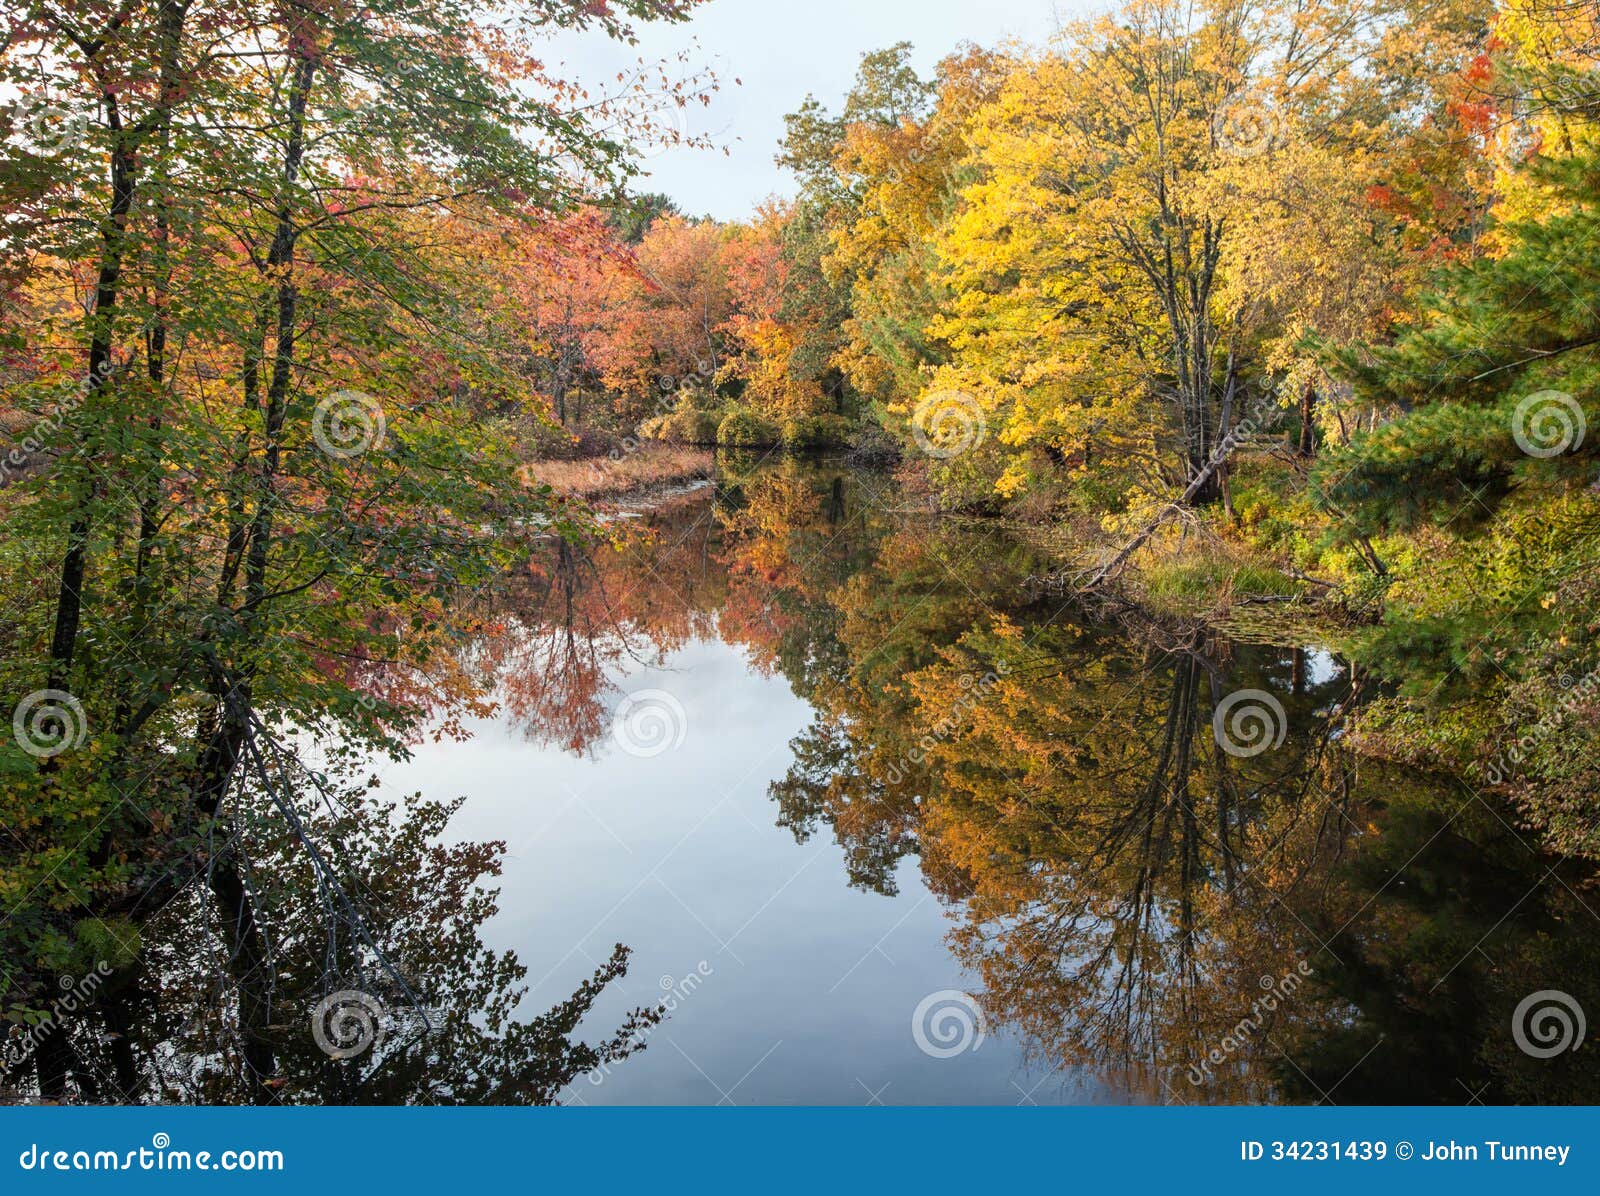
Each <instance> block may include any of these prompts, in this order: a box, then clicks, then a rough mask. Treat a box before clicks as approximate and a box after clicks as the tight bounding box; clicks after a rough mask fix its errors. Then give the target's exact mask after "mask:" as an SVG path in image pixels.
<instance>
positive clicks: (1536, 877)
mask: <svg viewBox="0 0 1600 1196" xmlns="http://www.w3.org/2000/svg"><path fill="white" fill-rule="evenodd" d="M907 507H908V503H907V501H906V500H905V499H904V498H902V497H901V496H900V495H899V494H898V493H897V492H896V491H895V490H894V488H893V487H892V484H891V483H890V481H889V480H888V479H886V478H884V477H880V476H875V475H870V474H863V473H859V472H853V471H849V470H845V469H842V468H832V469H830V468H828V467H823V466H814V465H812V466H801V465H799V464H797V463H794V462H788V463H785V464H783V465H779V466H776V467H773V466H764V467H760V468H750V469H748V470H747V471H745V472H741V471H740V470H739V469H738V467H737V466H736V465H734V466H730V467H728V468H725V470H724V474H723V476H722V478H721V479H720V481H719V483H718V485H717V486H716V487H714V488H713V487H706V488H704V489H701V490H699V491H697V492H694V493H692V494H689V495H681V496H677V497H675V498H674V499H673V500H671V501H669V502H668V503H666V504H664V505H663V506H662V507H661V508H659V509H655V510H648V509H647V510H641V511H638V512H634V513H633V518H632V519H631V521H630V530H631V531H632V532H633V533H634V535H633V537H632V539H631V542H630V544H629V545H628V547H627V548H626V549H625V551H623V552H621V553H602V554H600V555H598V556H596V557H592V558H589V557H583V556H581V555H579V556H565V555H563V556H562V557H560V558H559V559H553V560H550V561H544V562H538V563H536V565H535V568H534V571H533V574H532V576H530V578H529V581H528V585H527V590H526V592H527V595H528V597H527V599H526V601H525V602H521V603H519V602H518V601H516V600H515V599H512V600H511V602H510V604H509V609H510V610H511V612H512V613H513V615H514V623H513V626H511V627H509V628H508V629H507V630H506V631H505V633H504V636H503V637H502V639H503V641H504V642H500V643H497V644H495V645H493V646H491V647H489V648H486V650H485V651H486V655H488V656H489V657H492V658H493V659H494V660H495V662H496V667H499V668H502V669H503V670H504V674H505V676H506V677H507V684H506V689H505V691H504V693H503V698H504V705H503V708H502V709H501V711H500V712H499V713H498V714H497V715H496V716H495V717H493V718H488V719H484V720H480V721H477V722H475V723H474V724H473V725H472V726H471V727H470V731H471V739H470V741H468V742H466V743H464V744H446V745H430V746H427V747H424V748H422V749H420V750H419V751H418V752H417V754H416V757H415V759H414V760H413V761H411V762H410V763H408V764H406V765H403V766H395V767H391V768H390V769H389V770H388V771H387V772H386V773H385V774H384V775H383V785H384V787H385V789H386V790H388V791H390V792H399V791H402V790H411V789H421V790H424V791H427V792H432V793H444V792H459V793H462V794H466V795H468V800H467V802H466V804H465V806H464V808H463V810H462V811H461V814H460V815H459V817H458V821H457V823H456V827H455V830H456V832H457V833H460V834H462V835H464V836H466V837H469V838H482V839H489V838H501V839H504V840H505V841H506V842H507V845H508V853H507V857H506V861H505V873H504V878H503V881H504V894H503V899H502V903H501V905H502V912H501V913H500V915H499V916H498V917H497V918H495V919H494V920H493V922H492V923H491V924H490V925H489V927H488V928H487V931H486V938H487V939H488V940H489V942H490V943H491V944H492V945H494V946H496V947H501V948H510V949H514V950H515V951H516V952H517V953H518V954H519V955H520V956H521V957H522V959H523V960H524V961H525V962H526V963H527V964H528V965H529V968H530V979H531V980H533V981H534V986H533V990H532V992H531V993H530V995H529V997H528V999H527V1007H530V1008H535V1007H536V1008H542V1007H544V1006H546V1005H550V1004H553V1003H555V1002H557V1001H559V1000H561V999H562V998H563V997H564V996H565V995H566V994H568V993H570V992H571V991H572V990H573V988H574V986H575V985H577V984H578V983H579V982H580V981H581V980H582V979H583V977H585V976H586V975H588V974H590V973H591V972H592V971H593V970H594V968H595V966H596V964H597V962H598V961H600V960H602V959H604V958H605V956H606V954H607V953H608V952H609V951H610V950H611V948H612V946H613V945H614V944H616V943H619V942H620V943H625V944H627V945H629V946H630V947H631V948H633V950H634V952H635V955H634V960H633V966H632V970H631V971H630V973H629V975H628V976H627V977H626V979H625V980H622V981H619V982H617V983H616V984H615V985H614V986H613V988H612V989H611V990H610V991H608V992H607V994H606V995H605V997H604V999H603V1000H602V1001H601V1002H599V1003H598V1004H597V1006H596V1007H595V1009H594V1011H593V1012H592V1014H591V1015H590V1018H589V1020H587V1021H586V1022H585V1023H584V1028H585V1029H587V1028H588V1027H590V1026H595V1027H598V1028H599V1030H600V1031H603V1030H604V1029H605V1028H606V1027H609V1026H610V1025H612V1024H614V1023H615V1022H616V1021H617V1020H618V1019H619V1018H620V1017H621V1016H622V1014H623V1013H624V1011H625V1010H626V1009H627V1008H630V1007H634V1006H639V1005H648V1004H650V1003H652V1002H654V1001H656V1000H658V999H660V998H662V997H663V996H670V997H671V1003H672V1004H673V1006H674V1008H673V1010H672V1012H671V1014H670V1016H669V1017H668V1019H667V1020H666V1021H665V1022H664V1023H663V1024H662V1025H660V1026H659V1027H657V1028H656V1029H655V1030H653V1031H652V1032H650V1033H649V1034H648V1036H647V1038H646V1042H647V1049H646V1050H645V1051H644V1052H643V1053H642V1054H639V1055H636V1056H635V1057H633V1058H631V1059H629V1060H627V1061H625V1062H623V1063H620V1064H618V1065H616V1066H615V1067H612V1068H606V1069H599V1070H596V1071H593V1072H590V1073H589V1074H587V1075H586V1076H584V1077H583V1078H581V1079H579V1080H577V1081H576V1082H575V1083H573V1084H571V1085H570V1086H568V1087H567V1088H566V1089H565V1090H564V1092H563V1094H562V1099H564V1100H570V1101H583V1102H587V1103H593V1104H610V1103H718V1102H724V1103H726V1102H735V1103H741V1104H745V1103H828V1104H831V1103H845V1104H858V1103H868V1102H875V1101H880V1100H881V1101H883V1102H886V1103H942V1102H967V1103H1006V1104H1016V1103H1026V1102H1030V1101H1036V1102H1039V1103H1051V1102H1085V1101H1087V1102H1100V1101H1129V1100H1133V1101H1163V1100H1166V1101H1233V1100H1241V1099H1247V1100H1312V1101H1315V1100H1319V1099H1331V1100H1340V1101H1357V1100H1389V1099H1394V1100H1421V1101H1449V1102H1457V1101H1460V1102H1464V1101H1466V1100H1468V1099H1471V1098H1472V1096H1473V1094H1475V1093H1480V1092H1482V1093H1483V1096H1482V1097H1480V1099H1488V1097H1489V1096H1490V1095H1491V1093H1492V1094H1494V1095H1497V1096H1499V1097H1501V1098H1503V1099H1562V1095H1561V1094H1562V1090H1563V1086H1565V1085H1573V1086H1575V1087H1576V1088H1578V1089H1582V1088H1583V1087H1584V1086H1585V1085H1586V1084H1587V1083H1588V1082H1589V1078H1588V1072H1587V1071H1586V1070H1585V1069H1583V1068H1577V1067H1574V1066H1572V1065H1571V1064H1566V1065H1562V1064H1557V1065H1556V1066H1555V1067H1550V1066H1548V1065H1547V1064H1544V1063H1543V1062H1542V1061H1535V1060H1532V1059H1530V1058H1528V1057H1526V1056H1524V1055H1522V1054H1521V1053H1520V1052H1518V1051H1517V1050H1516V1049H1515V1046H1514V1044H1513V1043H1512V1041H1511V1040H1510V1038H1509V1035H1508V1034H1507V1032H1506V1031H1507V1028H1508V1027H1509V1020H1510V1016H1511V1009H1512V1007H1513V1006H1514V1005H1515V1004H1516V1002H1517V1001H1518V1000H1519V999H1520V997H1521V996H1522V995H1523V994H1524V993H1525V992H1528V991H1532V990H1533V989H1538V988H1543V987H1547V986H1549V985H1546V984H1545V983H1544V982H1542V981H1541V982H1538V983H1536V982H1535V981H1536V980H1538V978H1539V977H1541V976H1546V977H1549V978H1550V979H1551V981H1552V984H1553V982H1554V980H1560V982H1561V984H1560V987H1564V988H1568V989H1570V988H1572V987H1574V985H1573V981H1572V971H1573V969H1574V968H1579V967H1581V961H1580V955H1581V954H1582V953H1583V952H1584V951H1585V950H1586V948H1583V947H1581V946H1579V945H1578V943H1580V942H1581V941H1582V938H1583V936H1582V935H1581V934H1574V932H1573V929H1572V927H1573V925H1574V923H1575V922H1579V923H1580V927H1579V928H1580V929H1582V927H1581V922H1587V921H1588V919H1589V918H1591V917H1592V916H1593V915H1592V914H1591V913H1590V912H1589V909H1588V906H1589V904H1590V903H1589V902H1588V900H1587V899H1586V898H1585V897H1583V896H1580V893H1581V891H1582V890H1583V887H1584V882H1585V880H1586V878H1585V877H1583V876H1570V877H1564V876H1563V875H1562V873H1561V872H1560V871H1559V870H1558V871H1556V872H1553V873H1551V872H1549V871H1548V869H1549V867H1550V863H1551V862H1550V861H1546V860H1543V859H1541V858H1540V857H1539V856H1538V855H1537V853H1536V852H1534V851H1533V850H1532V849H1531V846H1529V845H1528V844H1525V843H1524V842H1523V841H1522V839H1521V837H1520V835H1519V834H1518V832H1517V831H1516V830H1515V828H1514V819H1512V818H1511V816H1510V815H1509V813H1507V812H1505V811H1501V810H1497V809H1495V808H1494V806H1493V805H1492V804H1491V803H1490V802H1488V801H1486V800H1483V799H1480V798H1479V797H1478V796H1477V795H1475V794H1474V793H1473V792H1472V791H1471V790H1470V789H1469V788H1467V787H1466V786H1464V785H1461V784H1458V783H1455V782H1450V781H1445V780H1441V779H1439V778H1433V777H1427V776H1423V775H1421V774H1417V773H1413V772H1410V771H1408V770H1405V769H1402V768H1398V767H1382V766H1379V765H1376V764H1373V763H1371V762H1369V761H1361V760H1358V759H1357V758H1355V757H1354V756H1352V755H1350V754H1348V753H1346V752H1345V751H1343V750H1342V746H1341V742H1340V737H1341V736H1342V734H1343V733H1344V730H1345V728H1347V727H1348V726H1349V725H1350V724H1349V723H1348V722H1342V721H1340V720H1339V716H1343V715H1348V714H1350V712H1352V711H1354V710H1356V709H1358V708H1359V705H1360V703H1361V701H1362V700H1363V699H1364V697H1365V696H1367V695H1365V694H1363V692H1362V689H1363V687H1361V686H1357V685H1354V684H1353V680H1352V676H1353V675H1352V671H1351V669H1350V668H1349V667H1348V666H1347V665H1345V664H1344V663H1341V662H1338V661H1336V660H1335V659H1334V658H1333V657H1332V656H1331V655H1329V654H1328V653H1326V652H1319V651H1317V650H1315V649H1307V650H1296V649H1295V648H1294V647H1281V646H1278V647H1274V646H1262V645H1254V646H1252V645H1248V644H1243V643H1239V642H1237V641H1235V640H1230V639H1229V638H1228V637H1226V636H1224V635H1222V634H1220V633H1218V632H1216V631H1214V630H1202V629H1195V628H1190V627H1184V626H1181V625H1177V624H1174V625H1169V626H1163V625H1160V624H1159V623H1156V622H1152V621H1151V620H1149V619H1147V618H1143V617H1140V616H1138V615H1135V614H1131V613H1128V614H1123V615H1121V616H1117V615H1115V614H1114V613H1113V612H1097V613H1096V614H1094V615H1093V616H1089V615H1087V614H1086V613H1085V612H1083V611H1081V610H1076V609H1074V608H1073V607H1072V606H1070V605H1068V604H1067V603H1065V602H1064V601H1063V600H1062V599H1061V598H1060V597H1058V596H1053V595H1052V594H1051V593H1050V591H1049V590H1048V588H1046V587H1041V586H1040V585H1039V583H1038V580H1037V579H1038V576H1040V575H1041V574H1042V573H1043V571H1044V569H1045V568H1046V563H1045V562H1041V561H1039V560H1038V559H1036V558H1035V557H1034V555H1033V554H1032V553H1030V552H1029V551H1028V550H1027V549H1025V548H1023V547H1021V546H1019V545H1017V544H1015V543H1013V542H1011V541H1010V540H1009V539H1008V538H1007V537H1006V536H1004V535H1003V534H1001V533H999V532H997V531H996V530H995V529H993V528H986V527H982V526H966V527H952V526H950V525H948V524H946V523H940V522H939V521H935V520H931V519H929V518H927V517H925V516H922V515H919V514H916V513H914V512H912V511H909V510H907ZM1290 640H1291V643H1292V642H1293V639H1292V637H1290ZM1354 675H1355V676H1359V671H1357V672H1356V673H1355V674H1354ZM1236 695H1238V697H1237V698H1235V696H1236ZM1219 705H1220V706H1222V707H1223V709H1222V711H1221V714H1220V717H1221V721H1220V722H1218V721H1217V720H1218V717H1219V711H1218V707H1219ZM1219 732H1220V734H1219ZM1235 738H1237V740H1238V742H1236V743H1234V742H1233V740H1234V739H1235ZM1225 739H1226V740H1228V741H1229V743H1226V744H1225V743H1224V742H1223V740H1225ZM1230 745H1231V747H1230ZM1225 748H1228V749H1229V750H1224V749H1225ZM1518 897H1521V898H1522V900H1521V901H1520V903H1517V898H1518ZM1587 929H1590V930H1592V929H1593V927H1592V926H1591V927H1587ZM1534 943H1537V944H1538V945H1537V946H1534V945H1531V944H1534ZM1590 971H1591V973H1592V969H1590ZM686 978H689V979H687V981H686ZM1587 982H1588V981H1584V983H1587ZM980 1029H981V1031H982V1033H981V1035H980V1033H979V1030H980ZM1534 1064H1537V1066H1534ZM1197 1065H1198V1070H1196V1066H1197ZM1486 1085H1487V1086H1488V1087H1487V1089H1486V1088H1485V1086H1486Z"/></svg>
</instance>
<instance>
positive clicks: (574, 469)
mask: <svg viewBox="0 0 1600 1196" xmlns="http://www.w3.org/2000/svg"><path fill="white" fill-rule="evenodd" d="M715 467H716V457H715V456H714V455H713V454H712V453H710V452H707V451H706V450H705V449H695V448H685V447H683V446H681V445H670V444H644V445H640V446H639V447H638V448H637V449H635V450H634V451H633V452H631V453H622V454H620V455H619V456H616V457H588V458H585V459H582V460H578V461H535V462H534V463H533V464H532V465H530V466H528V471H529V472H530V473H531V474H532V475H533V477H534V479H535V480H536V481H540V482H543V483H545V484H546V485H548V486H551V487H553V488H554V489H555V490H557V491H558V492H560V493H561V494H566V495H570V496H571V497H573V498H582V499H588V500H591V501H592V500H594V499H600V498H615V497H617V496H618V495H622V494H629V493H632V492H633V491H635V490H648V489H650V488H651V487H654V486H664V485H666V484H668V483H670V482H690V481H694V480H695V479H697V478H708V477H710V476H711V475H712V472H713V470H714V469H715Z"/></svg>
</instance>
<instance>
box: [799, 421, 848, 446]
mask: <svg viewBox="0 0 1600 1196" xmlns="http://www.w3.org/2000/svg"><path fill="white" fill-rule="evenodd" d="M849 435H850V421H849V420H847V419H846V418H845V417H844V416H842V415H834V414H832V413H828V414H825V415H802V416H797V417H796V418H794V419H790V420H785V421H784V423H783V443H784V445H785V447H787V448H792V449H821V448H839V447H841V446H842V445H844V444H845V443H846V442H847V440H848V437H849Z"/></svg>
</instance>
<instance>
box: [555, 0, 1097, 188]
mask: <svg viewBox="0 0 1600 1196" xmlns="http://www.w3.org/2000/svg"><path fill="white" fill-rule="evenodd" d="M1107 6H1108V5H1107V4H1106V3H1104V2H1099V3H1097V2H1096V0H800V2H799V3H792V2H774V0H710V2H709V3H707V4H705V5H703V6H702V7H701V8H700V10H699V12H698V14H697V15H696V16H695V17H694V18H693V19H692V20H690V21H689V22H688V23H687V24H684V25H677V26H670V27H666V28H647V29H646V31H645V34H644V37H643V38H642V39H641V42H640V45H639V46H638V47H637V48H636V49H629V48H626V47H617V46H615V45H613V44H609V43H608V42H607V40H606V39H605V38H604V37H596V36H587V37H576V38H566V39H563V40H562V41H560V42H558V43H557V46H558V54H557V55H556V57H557V58H558V59H559V60H560V61H564V62H565V63H566V64H567V66H566V73H567V74H568V76H569V77H576V78H578V79H581V80H584V81H585V82H588V81H591V80H592V81H593V82H594V83H595V85H596V86H597V87H598V86H604V84H605V83H607V82H609V81H612V80H614V79H615V77H616V73H617V71H618V70H619V69H622V68H624V67H627V66H629V65H630V64H632V63H633V61H634V59H635V58H636V57H639V56H643V57H644V58H645V59H646V60H650V59H655V58H661V57H667V56H670V55H674V54H676V53H678V52H679V51H681V50H684V49H689V48H691V47H693V46H694V45H695V44H696V43H698V46H699V49H698V52H697V53H696V54H695V60H696V61H699V62H702V63H706V64H709V65H711V66H713V67H715V69H716V71H717V73H718V75H719V76H720V77H721V78H722V80H723V90H722V91H721V92H720V93H719V94H717V95H716V96H715V97H713V100H712V103H711V106H710V107H709V108H701V107H700V106H699V105H698V104H696V105H693V106H692V107H691V110H690V112H689V114H688V116H687V120H688V129H687V132H689V133H690V134H693V135H696V136H708V137H711V138H712V139H713V140H715V141H716V142H717V143H718V144H719V145H722V146H726V147H727V149H728V151H729V154H728V156H726V157H724V156H723V154H722V153H721V152H720V151H717V152H711V151H696V150H689V149H679V150H667V151H665V152H663V153H661V154H660V155H658V156H656V157H654V158H652V159H651V160H650V161H649V162H648V166H649V168H650V170H651V175H652V177H651V178H649V179H646V180H641V181H640V183H639V186H640V188H641V189H644V190H652V191H665V192H666V193H667V194H668V195H671V196H672V197H673V198H674V199H676V200H677V201H678V203H679V205H680V206H681V207H682V208H683V209H684V210H685V211H687V212H690V213H692V214H695V215H709V216H716V217H718V218H720V219H736V218H739V217H743V216H746V215H748V214H749V213H750V212H751V210H752V209H754V207H755V206H756V204H757V203H759V202H760V201H761V200H762V199H764V198H766V197H767V196H768V195H771V194H774V193H778V194H789V193H791V191H792V180H791V179H790V178H789V176H788V174H787V172H786V171H782V170H780V169H779V168H778V167H777V166H775V165H774V164H773V161H772V156H773V153H774V151H775V149H776V147H777V143H778V139H779V138H780V137H781V136H782V135H783V114H784V113H785V112H792V111H793V110H794V109H796V108H798V107H799V106H800V102H801V101H802V100H803V99H804V98H805V96H806V93H807V92H813V93H815V94H816V96H817V98H818V99H820V100H822V101H823V102H824V103H825V104H827V105H828V106H829V107H830V108H833V109H835V110H837V108H838V106H839V103H840V101H841V100H842V99H843V97H844V94H845V92H846V91H848V90H849V87H850V82H851V80H852V79H853V78H854V77H855V71H856V66H857V64H858V63H859V62H860V59H861V55H862V54H864V53H866V52H867V51H869V50H878V49H882V48H883V47H885V46H890V45H893V44H894V43H895V42H897V41H902V40H904V41H909V42H911V43H913V44H914V45H915V46H916V49H917V67H918V70H919V71H922V72H923V73H924V74H926V73H927V72H928V71H929V69H930V68H931V67H932V66H933V64H934V63H935V62H937V61H938V60H939V59H940V58H942V57H943V56H944V55H945V54H947V53H949V52H950V51H951V50H953V49H954V48H955V47H956V46H957V45H958V44H959V43H961V42H963V41H972V42H976V43H978V44H979V45H985V46H991V45H995V44H996V43H998V42H1001V41H1004V40H1006V39H1007V38H1012V37H1015V38H1022V39H1025V40H1027V41H1031V42H1035V43H1038V42H1043V41H1044V40H1046V39H1047V38H1048V37H1049V36H1050V35H1051V34H1052V33H1053V32H1054V31H1055V30H1056V28H1057V27H1058V26H1059V24H1060V23H1061V22H1062V21H1064V20H1071V19H1074V18H1076V17H1079V16H1083V15H1085V14H1086V13H1088V12H1090V11H1100V10H1103V9H1105V8H1106V7H1107ZM735 77H738V78H740V79H742V80H743V84H742V86H734V83H733V80H734V78H735Z"/></svg>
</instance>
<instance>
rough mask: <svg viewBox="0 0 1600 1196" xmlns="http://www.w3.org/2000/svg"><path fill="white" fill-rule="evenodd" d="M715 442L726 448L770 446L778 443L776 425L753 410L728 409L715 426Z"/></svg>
mask: <svg viewBox="0 0 1600 1196" xmlns="http://www.w3.org/2000/svg"><path fill="white" fill-rule="evenodd" d="M717 443H718V444H720V445H722V446H724V447H727V448H771V447H773V446H774V445H776V444H778V443H779V436H778V427H777V425H776V424H774V423H773V422H772V421H771V420H767V419H763V418H762V417H761V416H759V415H757V414H756V413H755V412H753V411H730V412H729V413H728V415H727V417H726V418H725V419H723V421H722V424H721V426H720V427H718V428H717Z"/></svg>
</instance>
